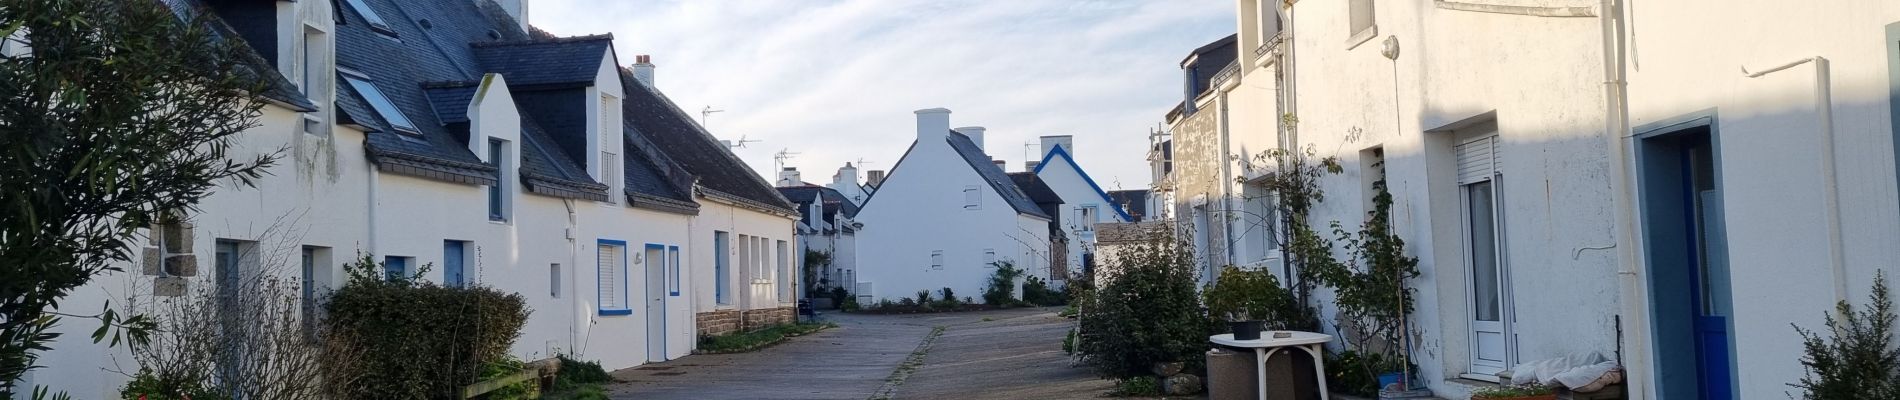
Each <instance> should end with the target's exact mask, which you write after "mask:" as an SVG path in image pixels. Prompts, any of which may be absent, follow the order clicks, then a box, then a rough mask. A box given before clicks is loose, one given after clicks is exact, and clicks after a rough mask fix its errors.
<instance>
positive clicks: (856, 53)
mask: <svg viewBox="0 0 1900 400" xmlns="http://www.w3.org/2000/svg"><path fill="white" fill-rule="evenodd" d="M528 19H529V21H530V22H531V23H532V24H534V25H535V26H538V27H540V28H542V29H544V30H547V31H549V32H552V33H554V34H556V35H560V36H574V35H588V34H599V33H612V34H613V35H614V46H615V53H616V54H617V55H618V57H619V60H620V63H621V64H632V63H633V60H634V56H635V55H641V54H645V55H651V56H652V60H653V64H655V65H657V68H656V70H655V73H654V81H655V82H656V83H657V86H658V87H659V88H660V90H661V91H662V92H664V93H666V95H667V96H668V97H670V98H672V99H673V102H674V103H676V104H678V105H679V106H680V107H681V108H683V109H685V110H686V111H687V112H688V113H690V114H693V115H694V116H696V117H697V116H700V115H701V114H700V111H702V110H704V109H706V107H708V106H710V107H712V109H714V110H724V111H722V112H717V113H712V114H710V115H708V116H706V118H705V125H706V127H707V129H708V131H710V132H712V133H713V135H714V136H718V137H719V138H720V139H724V140H733V141H737V140H740V139H741V138H743V139H745V140H757V141H758V142H751V143H747V144H746V146H745V147H744V148H735V149H733V151H734V152H735V153H736V154H738V155H739V157H740V158H742V159H744V160H745V162H746V163H747V164H749V165H750V166H752V168H753V169H754V170H757V171H759V172H760V174H761V175H763V176H765V177H766V178H767V180H768V181H776V179H777V173H776V172H775V171H776V167H777V164H775V161H776V160H775V157H774V155H775V154H776V153H778V152H780V151H781V150H785V151H789V152H792V153H796V154H795V155H793V156H791V158H789V159H786V160H785V161H784V164H783V165H784V166H787V167H796V168H798V170H799V171H801V172H802V174H803V179H804V180H805V181H807V182H813V183H818V184H827V183H830V181H831V177H832V175H833V174H834V173H836V172H837V169H838V167H841V166H843V165H844V164H845V163H846V162H850V163H853V164H859V163H862V166H860V167H859V170H860V171H869V170H888V169H890V168H891V166H892V165H893V164H894V163H896V162H897V160H898V158H899V157H901V156H903V153H904V150H905V149H906V148H908V147H909V146H910V144H911V142H913V141H914V140H915V139H916V115H915V114H913V113H912V112H913V111H916V110H919V109H925V108H934V107H943V108H948V109H950V110H951V111H952V113H951V115H950V126H952V127H960V126H982V127H985V128H988V131H987V133H986V134H985V136H986V139H985V142H986V144H985V147H986V150H987V152H988V153H990V155H991V156H993V157H995V158H997V159H1001V160H1007V161H1008V162H1009V164H1008V167H1007V170H1008V171H1010V172H1016V171H1021V170H1023V161H1024V160H1025V159H1026V158H1029V157H1036V158H1037V159H1040V156H1041V154H1040V149H1032V148H1028V147H1026V146H1025V144H1028V143H1036V142H1037V140H1038V139H1037V138H1038V137H1040V136H1044V135H1073V136H1074V137H1075V148H1074V149H1072V150H1073V151H1074V153H1075V158H1076V161H1077V162H1078V163H1079V164H1081V165H1082V167H1083V168H1084V169H1085V170H1087V171H1088V173H1089V174H1090V175H1091V176H1092V177H1093V178H1095V181H1096V182H1097V183H1099V184H1100V185H1101V186H1102V188H1103V189H1104V190H1117V189H1143V188H1146V187H1147V185H1148V183H1149V179H1150V178H1149V173H1148V166H1147V161H1146V157H1147V149H1146V147H1147V142H1148V138H1147V137H1148V133H1149V131H1150V130H1151V129H1155V128H1157V127H1159V125H1160V124H1161V123H1162V122H1163V117H1164V114H1165V113H1166V112H1167V111H1168V109H1169V108H1171V107H1173V106H1174V105H1175V104H1176V103H1178V102H1179V101H1180V99H1181V94H1180V93H1181V90H1180V81H1181V72H1180V64H1179V63H1180V61H1181V59H1182V58H1184V57H1186V56H1187V53H1188V51H1190V50H1193V49H1194V48H1195V47H1199V46H1201V45H1203V44H1206V43H1208V42H1211V41H1214V40H1216V39H1219V38H1222V37H1225V36H1226V35H1229V34H1232V33H1233V32H1234V20H1235V17H1234V6H1233V4H1232V1H1231V0H1149V1H1134V0H1124V1H1055V0H959V1H918V0H839V1H805V0H799V1H792V0H773V1H727V0H687V1H660V0H533V1H532V2H531V3H530V8H529V11H528Z"/></svg>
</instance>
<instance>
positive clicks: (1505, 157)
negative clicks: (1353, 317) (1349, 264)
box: [1174, 0, 1900, 399]
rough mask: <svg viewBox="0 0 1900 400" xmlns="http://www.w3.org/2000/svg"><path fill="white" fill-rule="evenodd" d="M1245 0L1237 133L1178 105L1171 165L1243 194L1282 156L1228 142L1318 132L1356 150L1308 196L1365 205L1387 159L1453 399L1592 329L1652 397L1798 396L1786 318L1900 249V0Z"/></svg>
mask: <svg viewBox="0 0 1900 400" xmlns="http://www.w3.org/2000/svg"><path fill="white" fill-rule="evenodd" d="M1236 3H1237V5H1238V11H1239V12H1237V13H1236V14H1237V15H1238V21H1237V30H1238V31H1239V32H1240V34H1239V35H1238V40H1237V41H1236V42H1237V44H1236V46H1235V48H1234V49H1233V50H1232V51H1233V52H1234V53H1235V54H1234V55H1233V56H1232V58H1233V59H1234V60H1235V62H1234V65H1236V67H1235V68H1234V71H1233V72H1230V73H1221V74H1216V75H1217V76H1216V77H1214V78H1213V79H1212V81H1211V82H1210V84H1209V85H1208V86H1209V87H1214V88H1217V89H1216V90H1220V92H1219V93H1217V94H1214V95H1210V97H1214V98H1212V99H1205V100H1204V101H1209V102H1208V103H1206V104H1215V103H1214V102H1219V104H1217V105H1218V106H1219V108H1218V109H1226V110H1230V112H1228V113H1227V114H1226V115H1227V116H1228V117H1230V118H1228V119H1226V120H1225V121H1224V123H1221V124H1218V126H1222V127H1224V128H1225V130H1224V131H1223V132H1225V133H1224V136H1209V137H1211V138H1214V140H1219V141H1226V142H1227V144H1225V145H1220V144H1211V145H1209V144H1207V142H1200V143H1201V144H1190V143H1188V141H1189V139H1188V138H1186V137H1184V136H1183V135H1184V134H1185V133H1186V132H1184V131H1180V130H1177V131H1176V132H1175V137H1174V139H1175V140H1177V141H1180V142H1181V143H1177V145H1178V146H1179V147H1180V148H1178V149H1177V150H1179V151H1180V152H1179V153H1177V154H1178V155H1179V156H1180V158H1179V159H1178V161H1180V163H1181V165H1180V167H1181V169H1180V170H1179V171H1180V173H1177V174H1175V177H1176V178H1177V179H1185V178H1186V177H1187V176H1189V175H1198V174H1203V173H1220V174H1231V176H1230V178H1231V179H1228V181H1230V182H1239V183H1238V185H1240V187H1237V188H1230V189H1226V190H1227V193H1228V194H1238V196H1232V197H1235V198H1237V200H1238V201H1229V202H1226V203H1225V204H1228V206H1227V207H1228V208H1229V209H1230V210H1239V209H1242V208H1243V207H1246V206H1248V204H1247V201H1245V200H1247V199H1251V198H1256V197H1255V196H1250V195H1247V194H1246V193H1249V192H1250V191H1252V192H1257V190H1258V188H1256V187H1253V185H1252V184H1250V183H1247V182H1251V181H1253V179H1254V178H1255V177H1257V176H1258V174H1260V173H1263V172H1265V171H1266V168H1249V167H1248V166H1247V165H1244V164H1241V163H1242V162H1244V160H1245V158H1242V159H1241V160H1243V161H1235V162H1233V163H1232V164H1225V163H1223V162H1221V161H1210V160H1216V158H1213V157H1216V156H1215V154H1218V153H1215V152H1211V151H1205V150H1204V149H1207V148H1216V149H1220V151H1221V152H1224V153H1229V154H1241V155H1250V154H1257V153H1258V152H1259V151H1260V149H1263V148H1283V149H1292V148H1297V149H1309V148H1310V149H1314V151H1315V152H1316V153H1317V154H1316V155H1317V156H1320V157H1338V158H1339V160H1340V162H1341V163H1340V164H1341V166H1342V167H1343V169H1344V171H1343V172H1342V173H1340V174H1337V175H1328V176H1326V177H1325V178H1324V179H1322V186H1323V188H1324V189H1325V191H1326V201H1325V202H1323V203H1322V204H1321V205H1320V206H1319V207H1318V208H1316V209H1315V210H1314V212H1313V215H1310V216H1309V218H1310V220H1312V221H1333V220H1337V221H1359V220H1361V219H1363V218H1364V215H1365V212H1366V211H1367V210H1368V207H1370V204H1371V201H1370V199H1371V197H1372V195H1373V193H1374V192H1373V191H1372V190H1371V188H1372V185H1371V184H1372V183H1373V182H1376V181H1380V180H1383V181H1385V183H1386V184H1387V186H1388V187H1389V190H1390V192H1391V193H1392V195H1393V197H1394V204H1393V210H1394V213H1393V217H1394V220H1393V221H1392V222H1393V224H1394V228H1395V231H1396V232H1398V233H1399V234H1400V235H1401V236H1402V237H1403V238H1404V239H1405V240H1406V245H1407V248H1408V250H1409V251H1410V252H1411V254H1412V255H1414V256H1416V257H1418V258H1419V262H1420V265H1419V267H1420V269H1421V270H1422V271H1424V273H1423V275H1422V276H1420V277H1419V278H1417V279H1415V280H1413V281H1412V284H1413V287H1414V288H1415V289H1417V290H1418V310H1419V311H1418V312H1416V313H1414V315H1413V320H1412V321H1411V325H1412V326H1413V327H1414V330H1415V331H1416V333H1417V334H1416V335H1414V336H1412V340H1413V341H1412V343H1409V345H1411V346H1412V347H1413V348H1414V349H1416V351H1414V353H1413V355H1414V357H1415V360H1416V363H1417V364H1418V366H1419V367H1420V370H1419V375H1420V377H1421V378H1422V379H1421V382H1420V383H1423V384H1425V385H1427V386H1429V387H1430V388H1431V389H1432V390H1433V391H1435V392H1437V394H1438V395H1439V396H1443V397H1448V398H1463V397H1466V396H1468V393H1469V391H1470V389H1471V388H1472V387H1473V386H1474V384H1473V383H1471V382H1472V380H1496V379H1497V378H1496V376H1495V375H1494V374H1495V373H1497V372H1500V371H1503V370H1505V369H1507V368H1510V367H1512V366H1514V365H1516V364H1517V363H1522V362H1528V361H1536V360H1541V359H1547V358H1552V357H1559V356H1564V355H1568V354H1573V353H1588V352H1594V353H1600V354H1603V355H1606V356H1609V357H1611V358H1612V359H1614V360H1616V361H1618V362H1620V363H1621V364H1622V365H1623V366H1624V367H1625V368H1626V369H1627V370H1628V389H1629V391H1630V394H1631V396H1632V398H1665V399H1675V398H1747V399H1754V398H1761V399H1766V398H1779V397H1782V396H1784V393H1785V392H1787V391H1788V390H1789V389H1788V387H1787V386H1786V384H1788V383H1791V382H1795V381H1797V380H1799V379H1800V378H1801V376H1802V367H1801V364H1800V363H1799V359H1800V357H1801V352H1802V348H1801V341H1800V339H1799V337H1798V336H1797V335H1796V334H1795V332H1794V330H1793V329H1792V328H1790V327H1789V326H1788V324H1789V323H1793V324H1796V325H1799V326H1803V327H1808V328H1817V329H1818V328H1821V327H1822V318H1823V316H1824V315H1826V313H1827V312H1829V311H1830V304H1832V303H1833V302H1834V301H1836V300H1841V299H1846V300H1851V301H1854V302H1856V303H1860V302H1863V301H1864V298H1865V295H1866V294H1867V290H1868V286H1869V284H1870V282H1871V279H1872V277H1873V276H1874V274H1875V273H1876V272H1879V271H1887V272H1891V271H1892V266H1891V265H1889V264H1888V263H1887V262H1886V261H1884V260H1887V259H1890V258H1891V253H1892V250H1891V249H1892V248H1893V243H1896V242H1900V206H1897V203H1896V201H1895V199H1896V198H1900V195H1897V194H1896V186H1897V185H1896V175H1897V174H1896V171H1895V157H1894V153H1895V142H1896V140H1895V135H1896V132H1900V127H1896V126H1895V123H1894V121H1896V119H1895V118H1894V114H1895V112H1894V110H1895V108H1894V107H1895V104H1900V95H1895V94H1894V93H1895V92H1893V91H1891V90H1889V89H1890V88H1891V87H1893V85H1894V84H1895V83H1894V82H1900V72H1894V71H1900V44H1897V43H1900V6H1897V5H1895V4H1891V3H1890V2H1884V1H1873V0H1867V1H1849V2H1843V3H1840V4H1829V5H1806V6H1804V7H1800V8H1799V11H1798V12H1790V9H1789V8H1786V7H1730V4H1728V3H1724V2H1717V1H1705V0H1695V1H1678V2H1643V3H1641V4H1638V5H1636V6H1635V7H1628V6H1627V4H1625V3H1627V2H1621V1H1601V2H1595V1H1587V2H1570V3H1563V4H1535V5H1528V4H1508V5H1501V4H1491V3H1495V2H1489V3H1486V4H1477V2H1465V1H1434V2H1374V1H1371V0H1353V1H1342V2H1297V3H1292V4H1291V5H1288V3H1286V2H1280V1H1265V0H1238V1H1237V2H1236ZM1375 3H1376V6H1375ZM1767 25H1772V26H1775V27H1776V28H1775V29H1759V27H1761V26H1767ZM1281 27H1286V28H1285V29H1281ZM1689 30H1695V31H1696V32H1700V33H1701V34H1696V35H1691V34H1687V33H1686V32H1689ZM1284 32H1298V34H1297V35H1287V34H1285V33H1284ZM1709 34H1713V35H1716V36H1719V37H1722V38H1723V39H1722V40H1716V41H1711V40H1707V38H1708V37H1709ZM1472 38H1487V39H1486V40H1472ZM1224 58H1225V57H1224ZM1283 115H1284V116H1292V117H1294V118H1297V121H1298V123H1297V124H1290V126H1283V125H1289V124H1282V123H1281V122H1282V121H1283V120H1282V119H1280V118H1275V117H1277V116H1283ZM1248 143H1254V144H1256V145H1246V144H1248ZM1243 147H1246V148H1247V149H1246V150H1247V151H1241V150H1242V148H1243ZM1223 169H1224V171H1225V172H1222V171H1223ZM1180 195H1181V196H1191V194H1189V192H1188V191H1186V190H1184V191H1183V192H1182V193H1180ZM1217 204H1219V203H1217ZM1186 216H1187V214H1183V217H1184V218H1185V217H1186ZM1348 223H1350V222H1348ZM1244 238H1245V235H1236V239H1244ZM1269 245H1270V243H1269ZM1245 249H1246V247H1240V248H1239V249H1238V250H1237V253H1236V254H1242V255H1244V254H1247V253H1246V251H1245ZM1269 249H1270V248H1269ZM1889 275H1891V274H1889ZM1790 293H1802V294H1810V295H1808V296H1789V295H1788V294H1790ZM1329 297H1330V295H1329V294H1326V293H1319V294H1318V295H1317V296H1316V297H1315V304H1318V305H1325V304H1328V303H1329V302H1330V299H1329ZM1323 311H1324V312H1326V313H1327V314H1328V315H1331V311H1330V310H1323ZM1323 319H1326V320H1330V317H1326V318H1323Z"/></svg>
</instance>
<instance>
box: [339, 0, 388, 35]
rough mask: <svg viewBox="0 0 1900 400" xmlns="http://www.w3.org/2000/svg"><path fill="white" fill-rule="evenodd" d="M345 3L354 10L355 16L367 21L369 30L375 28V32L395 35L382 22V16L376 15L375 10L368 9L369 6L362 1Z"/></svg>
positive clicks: (351, 0) (350, 0) (385, 23)
mask: <svg viewBox="0 0 1900 400" xmlns="http://www.w3.org/2000/svg"><path fill="white" fill-rule="evenodd" d="M345 1H348V2H349V3H350V8H354V9H356V13H357V14H362V15H363V19H364V20H367V21H369V26H370V27H371V28H375V30H377V31H379V32H384V33H390V34H394V33H395V31H393V30H390V29H389V23H387V22H383V17H382V16H380V15H376V9H373V8H369V5H368V4H364V3H363V0H345Z"/></svg>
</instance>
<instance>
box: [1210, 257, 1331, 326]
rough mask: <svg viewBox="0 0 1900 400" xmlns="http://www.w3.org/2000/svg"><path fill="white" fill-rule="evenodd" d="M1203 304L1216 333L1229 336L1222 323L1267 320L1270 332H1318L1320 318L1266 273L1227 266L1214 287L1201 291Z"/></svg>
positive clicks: (1271, 275)
mask: <svg viewBox="0 0 1900 400" xmlns="http://www.w3.org/2000/svg"><path fill="white" fill-rule="evenodd" d="M1201 303H1202V304H1205V305H1206V306H1207V316H1208V318H1209V319H1211V320H1212V321H1211V322H1212V323H1213V325H1214V326H1216V327H1217V328H1216V330H1217V331H1218V332H1220V333H1226V329H1227V326H1226V324H1223V323H1221V322H1237V321H1249V320H1258V321H1265V322H1266V328H1267V329H1270V330H1302V331H1318V329H1319V318H1318V317H1317V316H1316V315H1315V313H1314V312H1313V309H1312V308H1309V307H1306V306H1302V305H1300V301H1299V299H1296V298H1294V297H1293V292H1292V291H1290V290H1287V289H1286V288H1285V287H1282V286H1280V281H1279V279H1277V278H1274V277H1273V274H1272V273H1270V272H1267V271H1264V270H1244V269H1240V268H1235V267H1234V266H1231V265H1230V266H1227V267H1224V268H1222V269H1221V273H1220V277H1219V278H1215V280H1214V285H1213V286H1212V287H1209V288H1207V290H1204V291H1202V292H1201Z"/></svg>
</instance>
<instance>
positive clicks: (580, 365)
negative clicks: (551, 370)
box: [554, 355, 613, 387]
mask: <svg viewBox="0 0 1900 400" xmlns="http://www.w3.org/2000/svg"><path fill="white" fill-rule="evenodd" d="M558 358H559V359H560V360H561V373H560V374H559V375H556V376H555V377H554V380H555V386H556V387H560V386H562V384H561V382H566V383H568V384H583V383H607V382H608V381H612V380H613V377H612V376H610V375H607V370H606V369H602V368H601V367H600V363H598V362H593V361H580V360H575V359H572V358H567V356H565V355H563V356H559V357H558Z"/></svg>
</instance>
